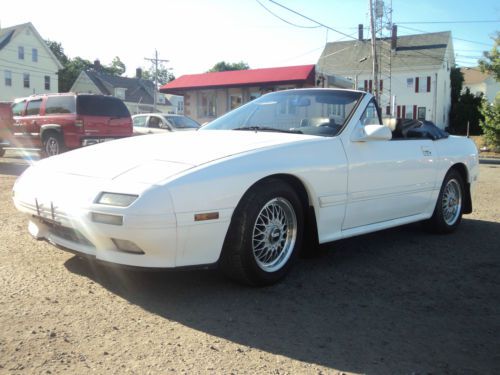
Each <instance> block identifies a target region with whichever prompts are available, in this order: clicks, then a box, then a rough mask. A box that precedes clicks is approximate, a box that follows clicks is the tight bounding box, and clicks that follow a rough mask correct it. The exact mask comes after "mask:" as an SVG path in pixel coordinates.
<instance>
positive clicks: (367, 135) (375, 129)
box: [351, 124, 392, 142]
mask: <svg viewBox="0 0 500 375" xmlns="http://www.w3.org/2000/svg"><path fill="white" fill-rule="evenodd" d="M351 139H352V140H353V141H354V142H367V141H388V140H390V139H392V132H391V129H389V128H388V127H387V126H384V125H366V126H364V127H363V126H362V125H361V124H359V126H358V127H357V129H356V130H355V131H354V134H353V136H352V138H351Z"/></svg>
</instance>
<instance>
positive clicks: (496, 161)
mask: <svg viewBox="0 0 500 375" xmlns="http://www.w3.org/2000/svg"><path fill="white" fill-rule="evenodd" d="M479 164H497V165H500V159H495V158H479Z"/></svg>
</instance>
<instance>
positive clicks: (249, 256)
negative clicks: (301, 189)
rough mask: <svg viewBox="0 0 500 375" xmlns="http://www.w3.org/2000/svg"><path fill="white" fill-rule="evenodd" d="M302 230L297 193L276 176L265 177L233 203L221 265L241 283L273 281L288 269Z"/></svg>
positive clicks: (302, 221)
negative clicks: (271, 177)
mask: <svg viewBox="0 0 500 375" xmlns="http://www.w3.org/2000/svg"><path fill="white" fill-rule="evenodd" d="M270 216H272V218H270ZM303 233H304V217H303V205H302V203H301V201H300V199H299V197H298V195H297V193H296V192H295V191H294V190H293V189H292V187H290V185H288V184H286V183H285V182H283V181H281V180H279V179H274V178H273V179H268V180H265V181H263V182H261V183H259V184H258V185H256V186H254V187H253V188H251V189H250V190H249V191H248V192H247V193H245V195H244V196H243V198H242V199H241V201H240V203H239V204H238V206H237V207H236V209H235V212H234V214H233V217H232V220H231V224H230V226H229V230H228V232H227V234H226V239H225V241H224V246H223V249H222V255H221V260H220V266H221V268H222V270H223V272H224V273H225V274H226V275H227V276H228V277H230V278H231V279H233V280H236V281H239V282H242V283H244V284H248V285H254V286H264V285H271V284H274V283H276V282H278V281H279V280H281V279H282V278H283V277H284V276H285V275H286V274H287V273H288V271H289V270H290V267H291V265H292V264H293V262H294V260H295V259H296V256H297V254H298V252H299V251H298V250H299V248H300V247H301V245H302V237H303Z"/></svg>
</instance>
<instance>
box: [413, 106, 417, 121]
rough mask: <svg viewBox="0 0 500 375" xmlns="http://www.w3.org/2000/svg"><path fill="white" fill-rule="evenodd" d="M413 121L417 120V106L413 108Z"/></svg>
mask: <svg viewBox="0 0 500 375" xmlns="http://www.w3.org/2000/svg"><path fill="white" fill-rule="evenodd" d="M413 119H414V120H416V119H417V106H416V105H414V106H413Z"/></svg>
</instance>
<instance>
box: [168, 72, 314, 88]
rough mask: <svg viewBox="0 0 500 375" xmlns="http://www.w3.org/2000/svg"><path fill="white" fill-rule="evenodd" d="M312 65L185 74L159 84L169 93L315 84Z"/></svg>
mask: <svg viewBox="0 0 500 375" xmlns="http://www.w3.org/2000/svg"><path fill="white" fill-rule="evenodd" d="M314 67H315V66H314V65H301V66H287V67H280V68H264V69H248V70H232V71H226V72H212V73H202V74H187V75H184V76H181V77H179V78H178V79H176V80H174V81H172V82H170V83H167V84H166V85H164V86H162V87H161V88H160V91H161V92H164V93H168V94H182V93H184V92H186V91H188V90H193V89H214V88H223V87H224V88H227V87H249V86H267V87H269V86H280V85H299V86H300V85H301V86H304V85H308V86H314V79H315V69H314Z"/></svg>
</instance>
